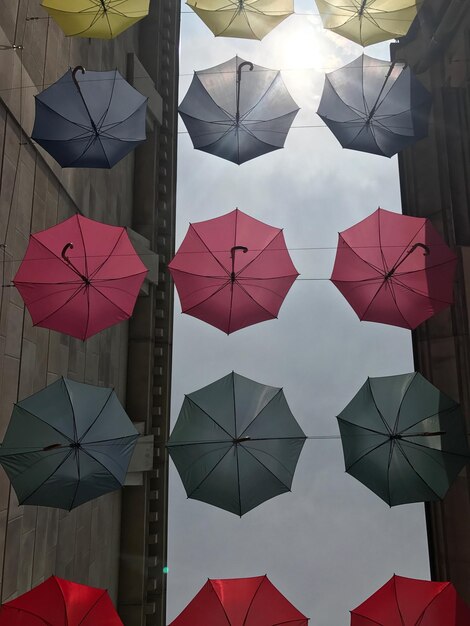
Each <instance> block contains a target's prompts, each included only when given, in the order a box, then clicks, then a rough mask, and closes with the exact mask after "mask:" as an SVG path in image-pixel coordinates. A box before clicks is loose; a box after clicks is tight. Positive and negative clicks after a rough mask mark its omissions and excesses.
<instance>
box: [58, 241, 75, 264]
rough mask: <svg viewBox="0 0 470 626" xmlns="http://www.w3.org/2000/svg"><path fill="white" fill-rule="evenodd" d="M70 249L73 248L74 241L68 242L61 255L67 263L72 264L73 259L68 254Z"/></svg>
mask: <svg viewBox="0 0 470 626" xmlns="http://www.w3.org/2000/svg"><path fill="white" fill-rule="evenodd" d="M69 249H70V250H73V243H66V244H65V246H64V247H63V248H62V252H61V253H60V256H61V257H62V258H63V259H64V261H65V262H66V263H68V264H69V265H70V264H71V263H72V261H71V260H70V259H69V257H68V256H67V250H69Z"/></svg>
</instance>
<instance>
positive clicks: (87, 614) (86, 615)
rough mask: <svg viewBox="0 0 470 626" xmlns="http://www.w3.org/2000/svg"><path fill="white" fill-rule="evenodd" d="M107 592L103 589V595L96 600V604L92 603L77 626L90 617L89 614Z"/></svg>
mask: <svg viewBox="0 0 470 626" xmlns="http://www.w3.org/2000/svg"><path fill="white" fill-rule="evenodd" d="M106 594H107V591H106V589H103V593H102V594H101V595H100V597H99V598H98V599H97V600H96V602H94V603H93V604H92V605H91V606H90V608H89V609H88V611H87V612H86V613H85V615H84V616H83V617H82V619H81V620H80V621H79V622H78V624H77V626H80V624H83V622H84V621H85V620H86V618H87V617H88V616H89V615H90V613H91V612H92V611H93V610H94V609H95V608H96V606H97V605H98V604H99V603H100V602H101V600H102V599H103V598H104V597H105V596H106Z"/></svg>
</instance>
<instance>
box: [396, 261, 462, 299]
mask: <svg viewBox="0 0 470 626" xmlns="http://www.w3.org/2000/svg"><path fill="white" fill-rule="evenodd" d="M435 267H437V266H435ZM422 271H426V270H422ZM393 282H394V284H396V285H398V286H399V287H401V288H402V289H405V290H406V291H410V292H411V293H413V294H415V295H416V296H421V297H423V298H427V299H428V300H430V301H431V302H439V303H440V304H452V302H453V300H441V299H440V298H435V297H434V296H429V295H428V294H426V293H424V292H423V291H420V290H419V289H415V288H413V287H410V286H409V285H407V284H406V283H403V282H402V281H400V280H398V279H397V278H393Z"/></svg>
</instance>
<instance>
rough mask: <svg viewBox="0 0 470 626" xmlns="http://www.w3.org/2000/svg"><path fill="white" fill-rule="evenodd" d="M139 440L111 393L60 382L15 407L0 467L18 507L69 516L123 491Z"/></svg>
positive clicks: (83, 385)
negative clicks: (91, 502) (35, 507)
mask: <svg viewBox="0 0 470 626" xmlns="http://www.w3.org/2000/svg"><path fill="white" fill-rule="evenodd" d="M138 436H139V435H138V432H137V431H136V429H135V428H134V426H133V424H132V422H131V421H130V419H129V417H128V416H127V414H126V412H125V411H124V409H123V408H122V406H121V404H120V402H119V400H118V398H117V396H116V394H115V393H114V391H113V390H112V389H107V388H105V387H95V386H93V385H85V384H84V383H77V382H75V381H73V380H68V379H66V378H60V379H59V380H57V381H56V382H55V383H52V384H51V385H49V386H48V387H45V388H44V389H42V390H41V391H39V392H38V393H35V394H34V395H32V396H30V397H29V398H26V399H25V400H22V401H21V402H18V404H15V407H14V409H13V413H12V416H11V420H10V423H9V425H8V429H7V431H6V434H5V437H4V440H3V443H2V445H1V447H0V464H1V465H3V468H4V469H5V471H6V473H7V474H8V477H9V479H10V481H11V483H12V486H13V488H14V490H15V492H16V495H17V496H18V501H19V503H20V504H33V505H38V506H49V507H55V508H58V509H65V510H68V511H70V510H71V509H73V508H75V507H77V506H79V505H80V504H83V503H85V502H88V501H89V500H93V499H94V498H97V497H98V496H101V495H103V494H105V493H109V492H111V491H115V490H116V489H120V488H121V487H122V485H123V483H124V479H125V477H126V472H127V468H128V465H129V461H130V459H131V456H132V452H133V450H134V446H135V443H136V440H137V438H138Z"/></svg>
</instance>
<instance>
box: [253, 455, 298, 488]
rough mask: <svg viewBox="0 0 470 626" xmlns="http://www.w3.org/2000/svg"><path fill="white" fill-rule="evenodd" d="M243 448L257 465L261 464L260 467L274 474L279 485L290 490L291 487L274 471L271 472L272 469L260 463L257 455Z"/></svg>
mask: <svg viewBox="0 0 470 626" xmlns="http://www.w3.org/2000/svg"><path fill="white" fill-rule="evenodd" d="M243 449H244V450H245V451H246V452H248V454H249V455H250V456H251V457H253V458H254V459H255V461H257V462H258V463H259V465H261V467H262V468H263V469H265V470H266V471H267V472H268V473H269V474H271V476H274V478H275V479H276V480H277V482H278V483H281V485H282V486H283V487H285V488H286V489H287V490H288V491H290V490H291V488H290V487H289V486H288V485H286V484H285V483H284V482H283V481H282V480H281V479H280V478H279V476H276V474H275V473H274V472H272V471H271V470H270V469H269V467H266V465H265V464H264V463H262V462H261V461H260V460H259V459H258V457H257V456H255V455H254V454H252V453H251V452H250V450H249V448H243Z"/></svg>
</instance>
